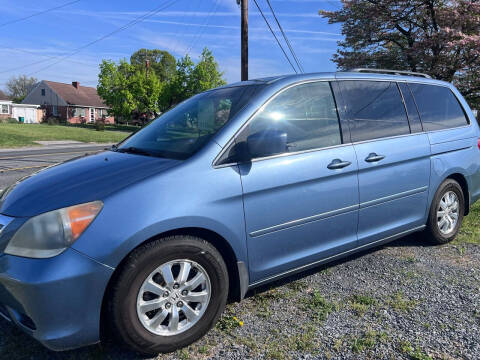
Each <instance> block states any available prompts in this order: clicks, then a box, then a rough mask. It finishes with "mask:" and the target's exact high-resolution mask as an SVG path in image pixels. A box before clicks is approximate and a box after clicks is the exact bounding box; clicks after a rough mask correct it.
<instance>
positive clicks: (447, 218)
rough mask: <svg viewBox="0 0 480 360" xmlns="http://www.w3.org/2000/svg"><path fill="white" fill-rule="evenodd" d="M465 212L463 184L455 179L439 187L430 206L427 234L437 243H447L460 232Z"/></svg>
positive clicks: (448, 180) (446, 181)
mask: <svg viewBox="0 0 480 360" xmlns="http://www.w3.org/2000/svg"><path fill="white" fill-rule="evenodd" d="M464 213H465V198H464V195H463V191H462V188H461V186H460V185H459V184H458V182H456V181H455V180H453V179H447V180H445V181H444V182H443V183H442V184H441V185H440V186H439V188H438V190H437V192H436V194H435V197H434V199H433V202H432V206H431V208H430V214H429V217H428V224H427V234H428V237H429V240H430V241H431V242H433V243H435V244H446V243H448V242H450V241H452V240H453V239H454V238H455V237H456V236H457V234H458V231H459V230H460V226H461V225H462V220H463V215H464Z"/></svg>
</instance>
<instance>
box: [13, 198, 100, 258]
mask: <svg viewBox="0 0 480 360" xmlns="http://www.w3.org/2000/svg"><path fill="white" fill-rule="evenodd" d="M102 207H103V203H102V202H101V201H94V202H90V203H86V204H81V205H75V206H71V207H68V208H64V209H59V210H54V211H50V212H47V213H44V214H41V215H38V216H35V217H33V218H31V219H29V220H28V221H27V222H26V223H25V224H23V225H22V226H21V227H20V229H18V231H17V232H16V233H15V235H14V236H13V238H12V239H11V240H10V242H9V243H8V245H7V247H6V248H5V251H4V252H5V254H10V255H16V256H23V257H29V258H37V259H39V258H49V257H53V256H56V255H58V254H60V253H62V252H63V251H65V249H67V248H68V247H69V246H70V245H72V244H73V243H74V242H75V240H77V239H78V237H79V236H80V235H81V234H82V233H83V232H84V231H85V230H86V229H87V227H88V226H89V225H90V223H91V222H92V221H93V220H94V219H95V217H96V216H97V215H98V213H99V212H100V210H102Z"/></svg>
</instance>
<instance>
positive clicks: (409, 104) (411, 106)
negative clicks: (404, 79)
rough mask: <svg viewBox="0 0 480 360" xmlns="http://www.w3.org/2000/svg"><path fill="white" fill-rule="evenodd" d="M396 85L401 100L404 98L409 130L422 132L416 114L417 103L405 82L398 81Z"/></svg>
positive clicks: (420, 123)
mask: <svg viewBox="0 0 480 360" xmlns="http://www.w3.org/2000/svg"><path fill="white" fill-rule="evenodd" d="M398 86H399V87H400V90H401V91H402V95H403V100H405V107H406V108H407V115H408V122H409V123H410V130H411V131H412V133H418V132H422V131H423V128H422V122H421V121H420V117H419V116H418V110H417V105H416V104H415V100H414V99H413V95H412V93H411V91H410V89H409V88H408V85H407V84H405V83H399V84H398Z"/></svg>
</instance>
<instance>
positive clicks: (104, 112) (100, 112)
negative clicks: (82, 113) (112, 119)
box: [97, 109, 108, 117]
mask: <svg viewBox="0 0 480 360" xmlns="http://www.w3.org/2000/svg"><path fill="white" fill-rule="evenodd" d="M97 111H98V116H99V117H104V116H105V117H108V110H107V109H97Z"/></svg>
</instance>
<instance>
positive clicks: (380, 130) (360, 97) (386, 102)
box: [339, 80, 410, 142]
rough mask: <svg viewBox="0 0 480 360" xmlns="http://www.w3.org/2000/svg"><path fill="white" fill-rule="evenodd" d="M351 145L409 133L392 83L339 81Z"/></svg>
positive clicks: (399, 98)
mask: <svg viewBox="0 0 480 360" xmlns="http://www.w3.org/2000/svg"><path fill="white" fill-rule="evenodd" d="M339 84H340V88H341V91H342V97H343V100H344V102H345V104H346V116H347V118H348V119H349V124H350V133H351V138H352V141H353V142H356V141H364V140H371V139H377V138H382V137H388V136H396V135H405V134H409V133H410V127H409V126H408V120H407V115H406V113H405V107H404V106H403V102H402V98H401V96H400V92H399V90H398V87H397V84H396V83H395V82H388V81H361V80H354V81H340V82H339Z"/></svg>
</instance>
